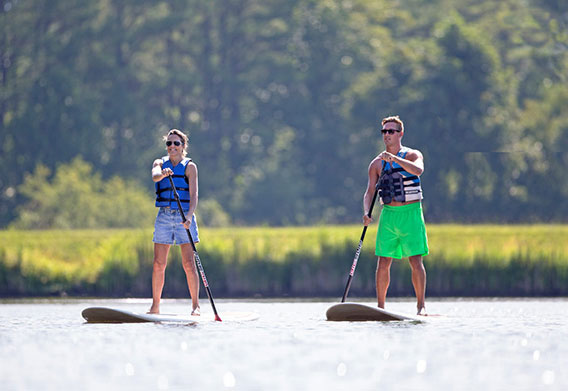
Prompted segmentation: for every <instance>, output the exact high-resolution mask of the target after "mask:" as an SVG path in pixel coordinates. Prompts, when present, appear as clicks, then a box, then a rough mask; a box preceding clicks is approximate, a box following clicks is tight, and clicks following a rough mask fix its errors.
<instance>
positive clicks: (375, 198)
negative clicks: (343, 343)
mask: <svg viewBox="0 0 568 391" xmlns="http://www.w3.org/2000/svg"><path fill="white" fill-rule="evenodd" d="M378 193H379V182H377V185H376V186H375V193H374V194H373V201H371V206H370V207H369V213H367V216H369V217H371V214H372V213H373V206H375V202H376V201H377V194H378ZM366 233H367V226H364V227H363V233H361V239H359V246H358V247H357V251H355V257H354V258H353V264H352V265H351V271H350V272H349V277H347V285H346V286H345V291H344V292H343V297H342V298H341V302H342V303H345V299H346V298H347V293H348V292H349V288H350V287H351V281H353V275H354V274H355V268H356V267H357V261H358V260H359V255H360V254H361V248H362V247H363V240H364V239H365V234H366Z"/></svg>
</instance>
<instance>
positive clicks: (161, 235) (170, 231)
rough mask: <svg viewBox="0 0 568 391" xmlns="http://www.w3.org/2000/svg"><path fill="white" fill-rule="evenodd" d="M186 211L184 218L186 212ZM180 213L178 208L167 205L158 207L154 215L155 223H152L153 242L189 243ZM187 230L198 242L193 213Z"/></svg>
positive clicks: (194, 240) (195, 241)
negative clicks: (156, 214) (156, 213)
mask: <svg viewBox="0 0 568 391" xmlns="http://www.w3.org/2000/svg"><path fill="white" fill-rule="evenodd" d="M184 213H186V218H187V217H188V216H187V212H184ZM181 222H182V220H181V213H180V212H179V210H178V209H171V208H167V207H162V208H160V211H159V212H158V216H156V223H155V224H154V238H153V239H152V241H153V242H154V243H160V244H184V243H189V237H188V236H187V231H186V230H185V227H184V226H183V224H182V223H181ZM189 232H191V237H192V238H193V242H194V243H198V242H199V232H198V230H197V222H196V221H195V215H193V216H192V218H191V225H190V226H189Z"/></svg>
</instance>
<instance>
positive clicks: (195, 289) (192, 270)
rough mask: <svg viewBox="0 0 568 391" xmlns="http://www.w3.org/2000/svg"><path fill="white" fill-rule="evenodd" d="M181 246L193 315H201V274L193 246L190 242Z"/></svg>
mask: <svg viewBox="0 0 568 391" xmlns="http://www.w3.org/2000/svg"><path fill="white" fill-rule="evenodd" d="M180 247H181V260H182V263H183V270H184V271H185V278H186V280H187V287H188V288H189V295H190V296H191V307H192V311H191V315H201V313H200V308H199V276H198V274H197V267H196V266H195V260H194V258H193V257H194V256H195V255H194V253H193V248H192V247H191V244H189V243H186V244H182V245H181V246H180Z"/></svg>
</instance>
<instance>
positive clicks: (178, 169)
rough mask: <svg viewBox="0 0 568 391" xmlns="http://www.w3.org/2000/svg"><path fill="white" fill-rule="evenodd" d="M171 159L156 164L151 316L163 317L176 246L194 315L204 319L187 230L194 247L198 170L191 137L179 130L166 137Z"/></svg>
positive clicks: (172, 131)
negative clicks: (171, 257) (190, 155)
mask: <svg viewBox="0 0 568 391" xmlns="http://www.w3.org/2000/svg"><path fill="white" fill-rule="evenodd" d="M164 140H165V142H166V150H167V152H168V155H167V156H164V157H163V158H161V159H156V160H154V163H153V165H152V180H153V181H154V182H156V207H159V208H160V210H159V211H158V216H157V217H156V223H155V225H154V238H153V242H154V267H153V270H152V307H150V310H149V311H148V313H150V314H159V313H160V299H161V297H162V289H163V288H164V278H165V272H166V265H167V259H168V253H169V251H170V246H171V245H172V244H178V245H179V246H180V248H181V259H182V263H183V270H184V271H185V275H186V279H187V286H188V288H189V294H190V295H191V303H192V311H191V314H192V315H200V310H199V277H198V275H197V269H196V267H195V262H194V258H193V257H194V253H193V248H192V246H191V243H190V241H189V237H188V235H187V231H186V227H187V228H189V230H190V232H191V237H192V238H193V241H194V243H198V242H199V235H198V231H197V223H196V221H195V216H194V212H195V208H196V207H197V197H198V196H197V193H198V192H197V189H198V185H197V166H196V165H195V163H193V161H192V160H191V159H189V158H187V157H186V155H187V143H188V140H189V139H188V137H187V136H186V135H185V134H184V133H183V132H181V131H179V130H177V129H172V130H170V131H169V132H168V134H167V135H166V136H165V137H164ZM168 176H172V180H173V181H174V185H175V187H176V189H177V192H178V194H179V198H180V202H181V205H182V208H183V210H184V213H185V216H186V218H187V220H188V221H187V222H186V223H185V225H184V222H183V221H182V217H181V213H180V211H179V208H178V204H177V202H176V200H175V198H174V193H173V189H172V188H171V184H170V180H169V178H168Z"/></svg>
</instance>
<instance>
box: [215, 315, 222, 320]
mask: <svg viewBox="0 0 568 391" xmlns="http://www.w3.org/2000/svg"><path fill="white" fill-rule="evenodd" d="M215 320H216V321H217V322H222V320H221V318H219V315H217V314H215Z"/></svg>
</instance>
